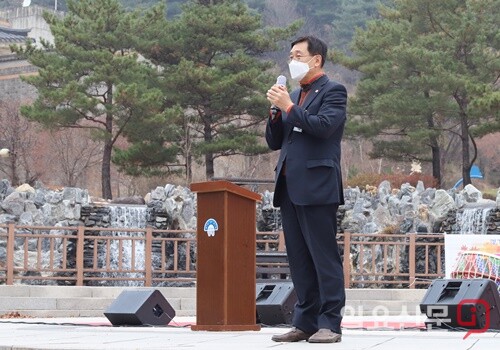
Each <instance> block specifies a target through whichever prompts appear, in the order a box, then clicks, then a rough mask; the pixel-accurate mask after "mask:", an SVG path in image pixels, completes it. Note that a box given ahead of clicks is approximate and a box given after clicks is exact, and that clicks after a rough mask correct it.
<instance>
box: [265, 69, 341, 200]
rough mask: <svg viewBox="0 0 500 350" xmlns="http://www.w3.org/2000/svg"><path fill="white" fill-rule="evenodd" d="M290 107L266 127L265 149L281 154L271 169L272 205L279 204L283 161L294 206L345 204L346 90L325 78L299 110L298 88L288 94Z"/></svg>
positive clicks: (315, 83)
mask: <svg viewBox="0 0 500 350" xmlns="http://www.w3.org/2000/svg"><path fill="white" fill-rule="evenodd" d="M290 97H291V99H292V101H293V102H294V103H295V105H294V106H293V107H292V108H291V109H290V111H289V113H288V114H287V113H286V112H285V111H282V115H281V118H279V119H277V120H274V121H271V120H269V121H268V122H267V126H266V141H267V144H268V146H269V148H270V149H272V150H281V151H280V156H279V159H278V164H277V166H276V169H275V172H276V178H275V180H276V186H275V191H274V200H273V204H274V206H276V207H278V206H279V205H280V204H279V203H280V190H279V188H280V183H279V181H280V174H281V171H282V168H283V165H284V164H285V162H286V168H285V176H286V186H287V190H288V194H289V196H290V199H291V201H292V202H293V203H294V204H296V205H323V204H333V203H337V204H344V193H343V188H342V175H341V168H340V142H341V139H342V134H343V132H344V125H345V122H346V104H347V91H346V89H345V87H344V86H343V85H341V84H339V83H337V82H334V81H331V80H329V79H328V77H327V76H326V75H323V76H321V77H320V78H318V79H317V80H316V81H314V82H313V83H312V85H311V90H310V91H309V94H308V95H307V97H306V99H305V101H304V103H303V104H302V106H299V105H298V103H299V98H300V89H297V90H295V91H293V92H292V93H291V94H290Z"/></svg>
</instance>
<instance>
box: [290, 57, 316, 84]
mask: <svg viewBox="0 0 500 350" xmlns="http://www.w3.org/2000/svg"><path fill="white" fill-rule="evenodd" d="M311 60H312V58H311V59H310V60H309V61H307V62H299V61H296V60H292V61H291V62H290V63H289V64H288V68H289V69H290V76H291V78H292V79H293V80H298V81H300V80H302V78H304V77H305V76H306V74H307V72H309V69H310V68H309V62H311Z"/></svg>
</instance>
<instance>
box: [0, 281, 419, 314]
mask: <svg viewBox="0 0 500 350" xmlns="http://www.w3.org/2000/svg"><path fill="white" fill-rule="evenodd" d="M125 289H129V290H134V289H158V290H159V291H160V292H161V293H162V295H163V296H164V297H165V299H166V300H167V301H168V302H169V304H170V305H171V306H172V307H173V308H174V309H175V311H176V315H177V316H195V315H196V289H195V288H187V287H159V288H140V287H68V286H29V285H14V286H5V285H0V315H3V314H6V313H10V312H19V313H20V314H21V315H24V316H31V317H103V316H104V314H103V312H104V311H105V310H106V309H107V308H108V306H109V305H110V304H111V303H112V302H113V301H114V300H115V299H116V298H117V297H118V295H119V294H120V293H121V292H122V291H123V290H125ZM425 292H426V290H423V289H416V290H409V289H406V290H403V289H401V290H399V289H348V290H347V302H346V315H347V316H384V315H387V316H394V315H419V314H420V311H419V308H418V306H419V303H420V302H421V301H422V299H423V296H424V294H425Z"/></svg>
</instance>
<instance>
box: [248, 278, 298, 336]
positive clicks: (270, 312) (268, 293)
mask: <svg viewBox="0 0 500 350" xmlns="http://www.w3.org/2000/svg"><path fill="white" fill-rule="evenodd" d="M256 294H257V296H256V310H257V323H262V324H265V325H269V326H271V325H279V324H291V323H292V317H293V309H294V306H295V303H296V302H297V295H296V294H295V290H294V288H293V284H292V283H291V282H280V283H274V284H273V283H257V288H256Z"/></svg>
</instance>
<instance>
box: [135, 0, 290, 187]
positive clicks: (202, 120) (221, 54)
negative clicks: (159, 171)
mask: <svg viewBox="0 0 500 350" xmlns="http://www.w3.org/2000/svg"><path fill="white" fill-rule="evenodd" d="M160 25H161V26H163V27H162V28H160V27H157V26H160ZM296 27H297V25H295V26H292V27H290V28H285V29H274V30H273V29H268V30H264V29H262V28H261V21H260V16H259V15H257V14H256V13H255V12H254V11H252V10H250V9H249V8H248V6H247V5H245V3H244V2H242V1H239V0H198V1H189V3H188V4H187V5H185V6H184V7H183V12H182V14H181V15H180V17H178V18H177V19H175V20H173V21H170V22H168V23H156V24H154V25H151V27H150V29H149V31H150V37H151V38H152V40H149V41H145V45H144V47H143V51H142V52H143V53H144V55H145V56H146V57H148V58H149V59H151V60H152V61H153V62H154V63H155V64H158V65H159V66H161V67H162V70H163V71H162V72H163V74H162V75H163V77H164V79H163V90H164V94H165V100H166V104H165V107H166V108H181V109H182V110H183V111H184V117H183V118H181V119H179V120H178V122H179V126H180V127H181V128H182V129H183V130H184V138H183V142H182V146H181V147H182V148H183V149H184V150H186V152H184V153H185V158H186V159H185V161H186V164H187V168H189V163H190V161H191V157H192V158H194V159H199V158H203V159H204V163H205V175H206V178H207V179H210V178H212V177H214V174H215V169H214V160H215V159H216V158H218V157H224V156H229V155H235V154H243V155H254V154H259V153H263V152H267V151H268V149H267V147H265V145H263V144H262V142H261V141H259V140H260V139H261V136H262V135H261V134H262V132H261V130H259V125H262V122H263V121H264V120H265V118H266V117H267V116H266V111H267V110H268V108H269V104H268V102H267V100H266V98H265V91H266V90H267V89H268V88H269V86H271V85H272V84H273V83H274V82H275V80H276V77H275V75H274V74H270V71H269V69H270V68H271V67H272V63H271V62H265V61H263V60H262V59H261V56H262V55H263V53H265V52H266V51H270V50H273V49H275V47H276V46H275V42H276V41H277V40H278V39H283V38H285V37H289V36H290V35H291V33H292V32H293V31H294V30H296V29H297V28H296ZM188 158H189V159H188Z"/></svg>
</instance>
